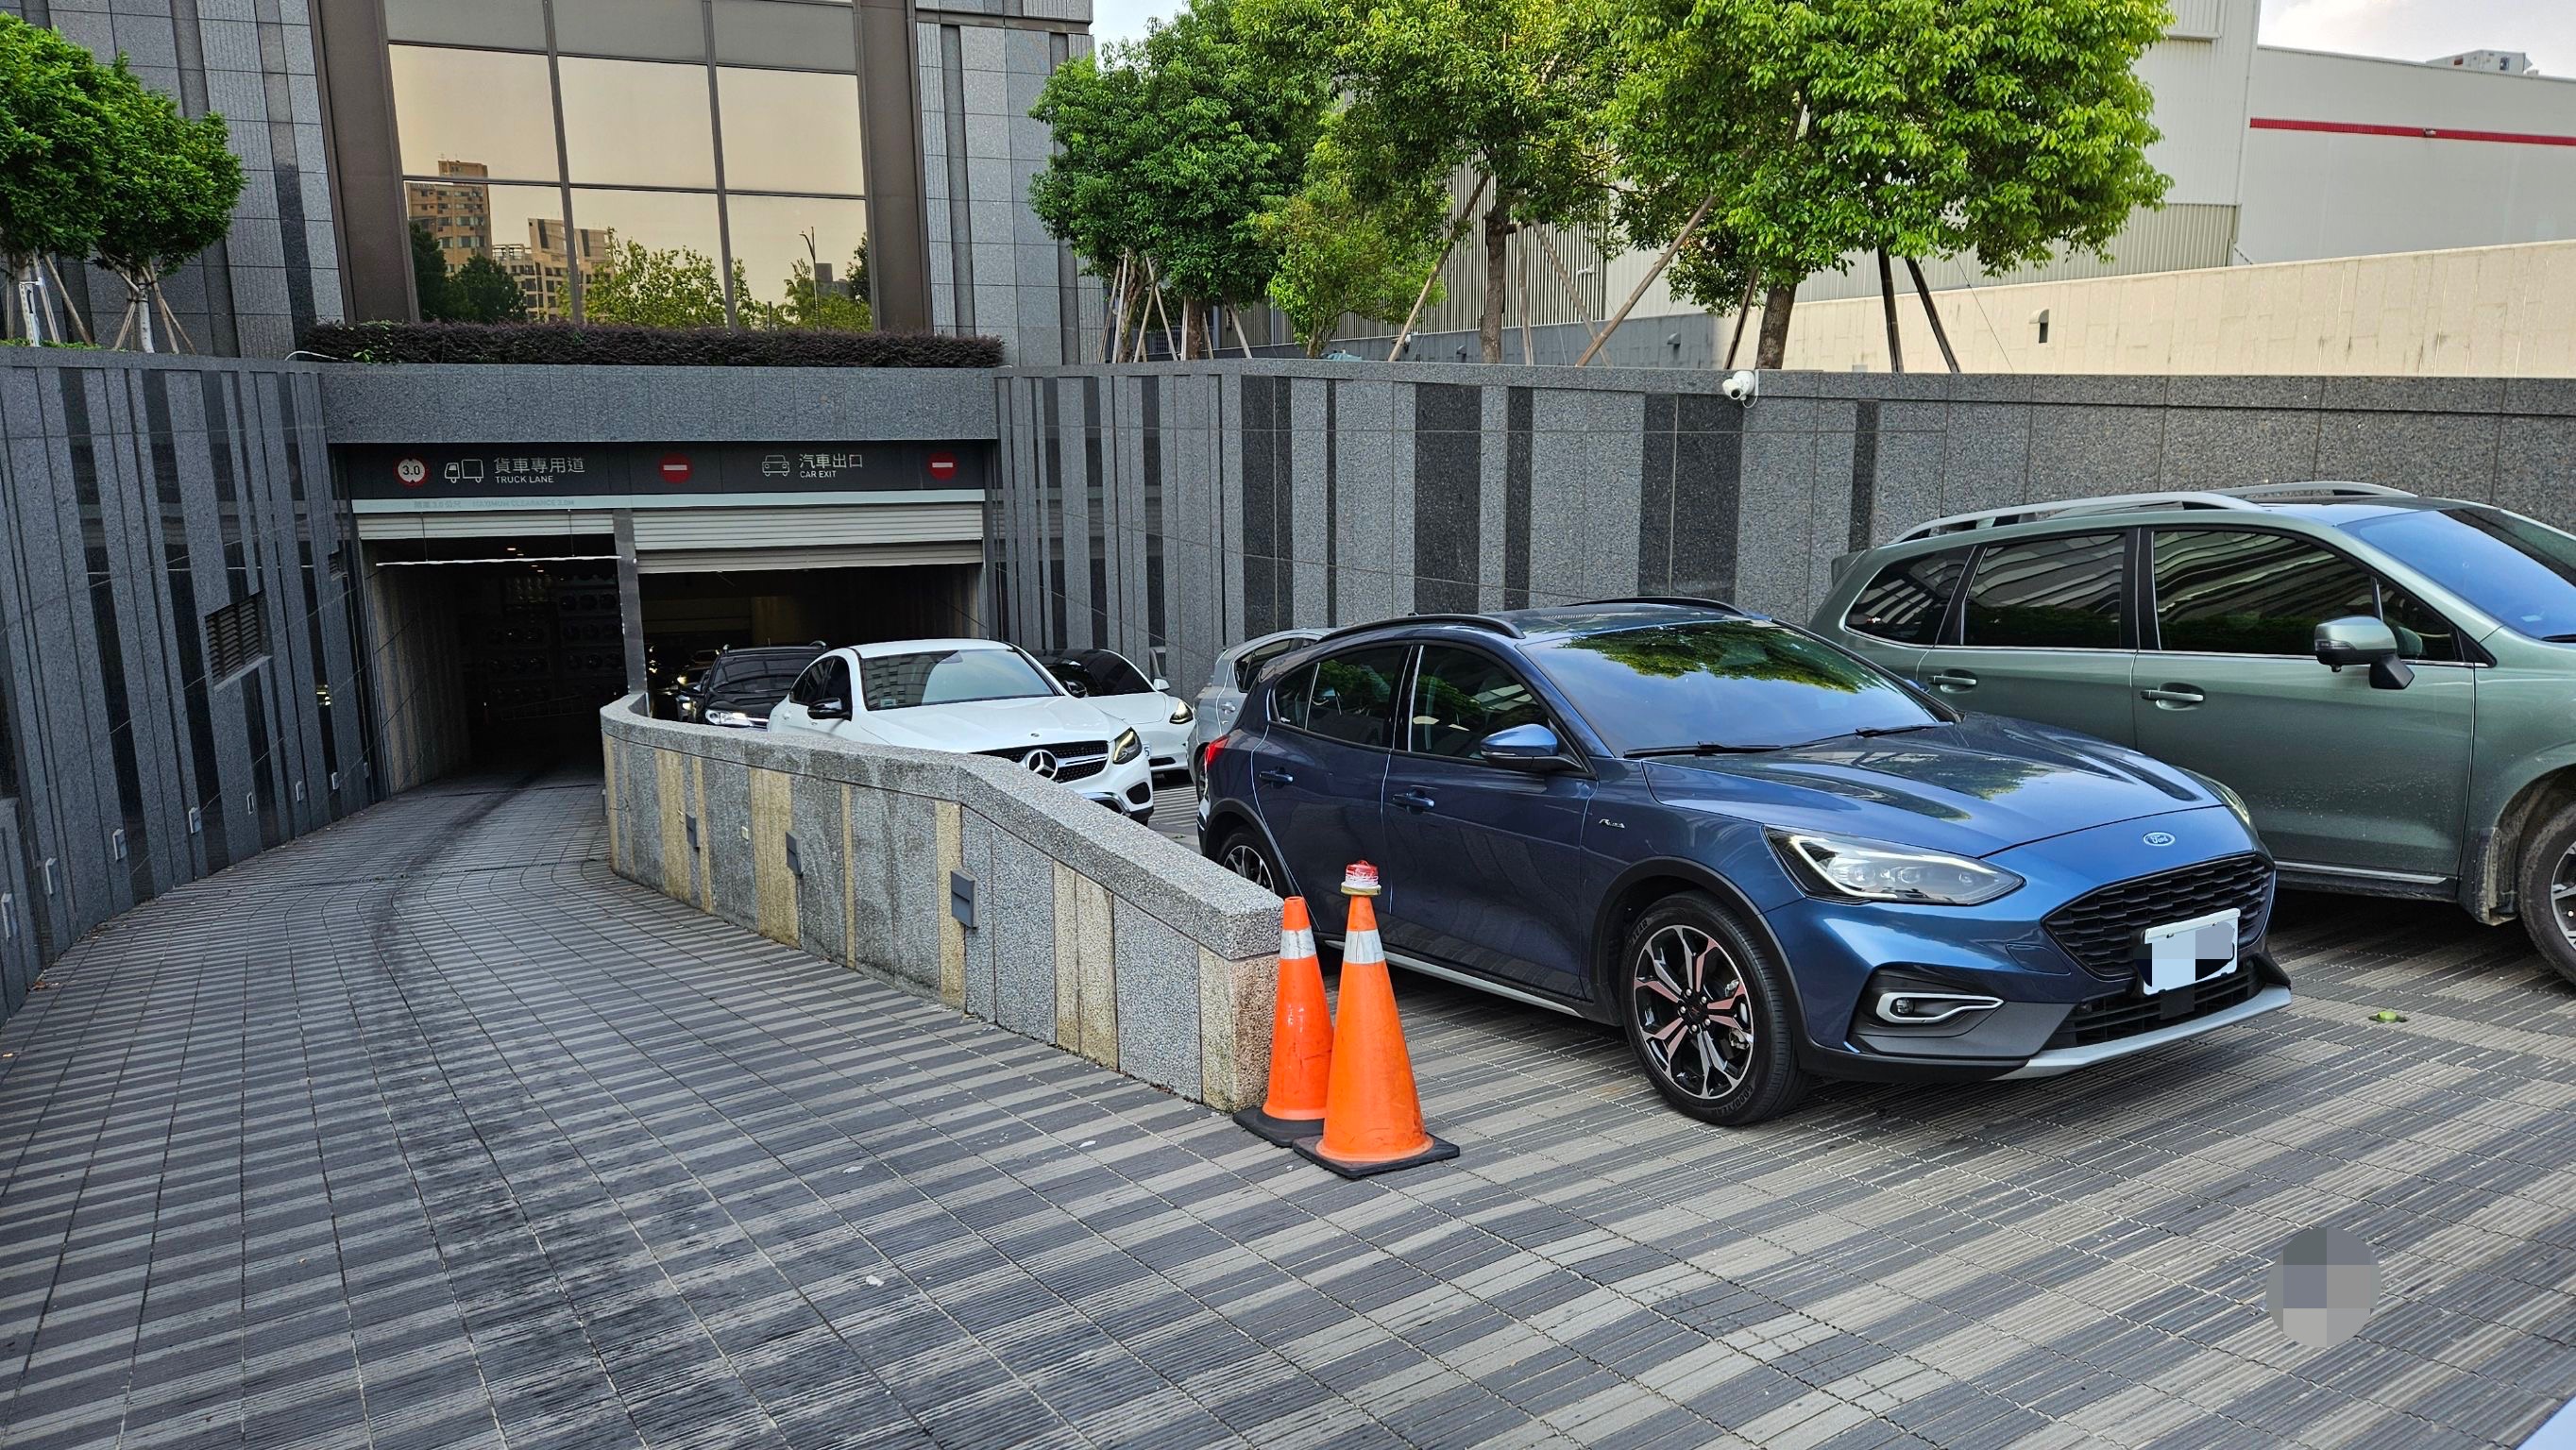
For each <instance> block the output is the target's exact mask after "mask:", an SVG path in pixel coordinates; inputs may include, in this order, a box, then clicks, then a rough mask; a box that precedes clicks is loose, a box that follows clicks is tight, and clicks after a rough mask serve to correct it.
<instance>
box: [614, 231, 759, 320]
mask: <svg viewBox="0 0 2576 1450" xmlns="http://www.w3.org/2000/svg"><path fill="white" fill-rule="evenodd" d="M733 283H734V288H733V290H734V295H735V296H737V297H747V296H748V292H749V289H748V288H746V287H745V286H744V279H743V267H742V263H740V262H736V263H734V266H733ZM724 298H725V289H724V283H723V282H721V281H720V280H718V278H717V275H716V264H715V259H714V258H712V257H710V256H708V255H707V254H706V253H704V252H701V251H697V250H695V249H693V248H689V247H670V248H664V249H660V250H655V249H652V248H648V247H646V246H645V245H644V244H643V243H642V242H631V241H630V242H620V241H618V240H617V238H616V237H615V236H614V235H613V234H612V235H611V236H610V237H609V239H608V251H607V254H606V256H605V257H604V258H603V259H602V260H601V263H600V265H599V269H598V270H597V271H595V272H593V273H591V275H590V276H589V277H588V278H587V279H586V280H585V281H584V282H583V283H582V301H581V314H582V317H583V319H584V320H586V321H590V322H628V323H634V324H636V325H638V326H642V327H722V326H724V325H725V305H724Z"/></svg>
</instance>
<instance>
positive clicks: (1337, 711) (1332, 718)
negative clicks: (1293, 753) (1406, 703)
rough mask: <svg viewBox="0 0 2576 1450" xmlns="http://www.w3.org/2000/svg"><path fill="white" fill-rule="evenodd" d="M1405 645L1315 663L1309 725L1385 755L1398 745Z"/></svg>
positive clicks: (1344, 741) (1334, 737) (1354, 651)
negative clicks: (1399, 691)
mask: <svg viewBox="0 0 2576 1450" xmlns="http://www.w3.org/2000/svg"><path fill="white" fill-rule="evenodd" d="M1408 648H1409V647H1408V646H1405V645H1381V646H1379V647H1377V648H1375V649H1361V650H1353V651H1351V652H1350V653H1349V654H1340V655H1334V656H1332V657H1331V658H1329V659H1324V660H1319V661H1317V662H1316V664H1315V694H1314V698H1313V699H1312V700H1310V701H1309V702H1308V703H1307V706H1306V719H1305V725H1306V728H1307V729H1309V730H1312V731H1314V732H1315V733H1316V734H1318V735H1321V736H1324V737H1326V738H1327V739H1332V740H1339V741H1341V742H1342V743H1344V744H1346V745H1365V746H1368V747H1369V748H1371V749H1374V750H1384V749H1385V748H1387V747H1388V746H1389V745H1391V744H1392V743H1394V740H1395V683H1396V681H1397V680H1398V679H1400V678H1402V676H1403V674H1404V656H1405V653H1406V651H1407V649H1408Z"/></svg>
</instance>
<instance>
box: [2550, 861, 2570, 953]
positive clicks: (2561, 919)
mask: <svg viewBox="0 0 2576 1450" xmlns="http://www.w3.org/2000/svg"><path fill="white" fill-rule="evenodd" d="M2549 911H2550V914H2551V915H2552V916H2554V917H2556V918H2557V921H2558V930H2559V931H2560V932H2562V933H2564V934H2565V936H2566V937H2567V940H2568V943H2569V944H2570V945H2576V847H2571V848H2570V849H2569V850H2568V851H2567V853H2566V854H2565V855H2563V856H2560V857H2559V858H2558V867H2557V869H2556V870H2555V871H2553V872H2551V873H2550V877H2549Z"/></svg>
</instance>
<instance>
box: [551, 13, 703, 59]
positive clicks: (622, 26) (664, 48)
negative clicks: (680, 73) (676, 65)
mask: <svg viewBox="0 0 2576 1450" xmlns="http://www.w3.org/2000/svg"><path fill="white" fill-rule="evenodd" d="M555 49H556V50H558V51H561V52H563V53H564V54H566V55H627V56H634V57H636V58H637V59H639V60H698V59H702V58H703V57H704V56H705V55H706V53H707V15H706V11H705V10H703V9H701V8H700V7H699V5H698V0H555Z"/></svg>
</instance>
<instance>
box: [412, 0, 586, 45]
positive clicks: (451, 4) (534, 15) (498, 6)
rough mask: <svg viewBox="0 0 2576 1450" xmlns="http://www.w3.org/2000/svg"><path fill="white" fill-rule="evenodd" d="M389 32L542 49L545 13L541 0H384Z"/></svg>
mask: <svg viewBox="0 0 2576 1450" xmlns="http://www.w3.org/2000/svg"><path fill="white" fill-rule="evenodd" d="M385 38H386V39H388V40H419V41H427V42H428V43H430V44H432V45H481V46H489V47H492V48H495V49H500V50H543V49H545V48H546V13H545V10H544V8H543V6H542V5H541V4H540V3H539V0H385Z"/></svg>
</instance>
